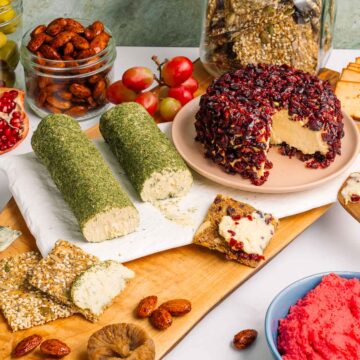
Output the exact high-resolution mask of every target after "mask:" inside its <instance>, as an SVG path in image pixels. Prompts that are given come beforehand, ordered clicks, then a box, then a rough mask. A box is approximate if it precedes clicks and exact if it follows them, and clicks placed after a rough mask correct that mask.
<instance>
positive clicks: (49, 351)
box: [40, 339, 71, 357]
mask: <svg viewBox="0 0 360 360" xmlns="http://www.w3.org/2000/svg"><path fill="white" fill-rule="evenodd" d="M40 351H41V352H42V353H43V354H45V355H50V356H54V357H63V356H66V355H68V354H70V352H71V350H70V348H69V347H68V346H67V345H66V344H65V343H63V342H62V341H60V340H58V339H49V340H45V341H44V342H43V343H42V344H41V345H40Z"/></svg>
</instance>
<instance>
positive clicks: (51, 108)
mask: <svg viewBox="0 0 360 360" xmlns="http://www.w3.org/2000/svg"><path fill="white" fill-rule="evenodd" d="M44 107H45V109H47V110H48V111H49V112H50V113H51V114H61V113H62V111H61V110H60V109H58V108H56V107H55V106H52V105H50V104H49V103H48V102H46V103H45V105H44Z"/></svg>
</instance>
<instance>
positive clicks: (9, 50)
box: [0, 40, 20, 69]
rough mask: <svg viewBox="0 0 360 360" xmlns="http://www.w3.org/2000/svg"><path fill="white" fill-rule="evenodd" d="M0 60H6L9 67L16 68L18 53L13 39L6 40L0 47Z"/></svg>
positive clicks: (18, 58)
mask: <svg viewBox="0 0 360 360" xmlns="http://www.w3.org/2000/svg"><path fill="white" fill-rule="evenodd" d="M0 60H2V61H4V62H6V63H7V64H8V65H9V67H10V68H12V69H15V68H16V66H17V64H18V63H19V60H20V54H19V49H18V46H17V44H16V42H15V41H13V40H8V42H7V43H6V44H5V45H4V46H3V47H2V48H1V49H0Z"/></svg>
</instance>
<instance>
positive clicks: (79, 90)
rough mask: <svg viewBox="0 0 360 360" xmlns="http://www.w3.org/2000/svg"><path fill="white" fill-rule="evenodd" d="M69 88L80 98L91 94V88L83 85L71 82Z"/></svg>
mask: <svg viewBox="0 0 360 360" xmlns="http://www.w3.org/2000/svg"><path fill="white" fill-rule="evenodd" d="M69 90H70V92H71V93H72V94H73V95H74V96H76V97H78V98H80V99H86V98H88V97H90V96H91V90H90V89H89V88H88V87H87V86H85V85H81V84H77V83H73V84H71V85H70V87H69Z"/></svg>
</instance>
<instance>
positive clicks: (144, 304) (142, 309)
mask: <svg viewBox="0 0 360 360" xmlns="http://www.w3.org/2000/svg"><path fill="white" fill-rule="evenodd" d="M157 301H158V298H157V296H147V297H146V298H144V299H142V300H141V301H140V302H139V305H138V306H137V308H136V316H137V317H138V318H141V319H144V318H147V317H149V316H150V315H151V314H152V313H153V312H154V310H155V309H156V304H157Z"/></svg>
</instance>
